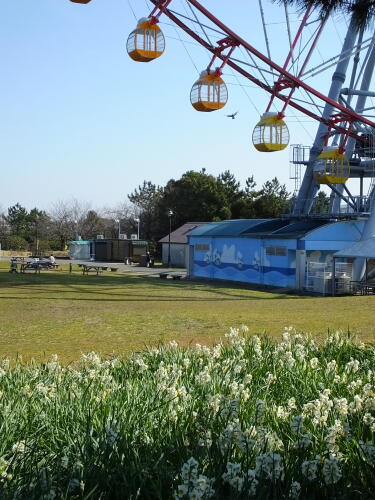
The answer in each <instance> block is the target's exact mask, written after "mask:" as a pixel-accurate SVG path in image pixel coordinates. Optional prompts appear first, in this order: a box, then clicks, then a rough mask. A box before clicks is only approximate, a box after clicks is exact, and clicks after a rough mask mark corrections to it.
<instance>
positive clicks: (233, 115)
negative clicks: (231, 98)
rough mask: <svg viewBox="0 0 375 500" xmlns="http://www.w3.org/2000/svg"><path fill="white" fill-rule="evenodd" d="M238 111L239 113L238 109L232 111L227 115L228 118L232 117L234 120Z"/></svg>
mask: <svg viewBox="0 0 375 500" xmlns="http://www.w3.org/2000/svg"><path fill="white" fill-rule="evenodd" d="M237 113H238V111H236V112H235V113H232V114H231V115H227V118H232V120H234V119H235V117H236V114H237Z"/></svg>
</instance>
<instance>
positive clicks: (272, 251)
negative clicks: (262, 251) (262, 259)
mask: <svg viewBox="0 0 375 500" xmlns="http://www.w3.org/2000/svg"><path fill="white" fill-rule="evenodd" d="M266 255H274V256H277V257H285V256H286V247H280V246H269V247H266Z"/></svg>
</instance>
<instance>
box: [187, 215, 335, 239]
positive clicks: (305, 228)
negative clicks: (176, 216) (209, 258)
mask: <svg viewBox="0 0 375 500" xmlns="http://www.w3.org/2000/svg"><path fill="white" fill-rule="evenodd" d="M325 224H327V221H317V220H306V221H290V220H288V219H237V220H226V221H220V222H210V223H209V224H206V225H205V226H203V227H200V228H198V229H195V230H194V231H192V232H191V236H195V237H197V236H212V237H216V236H232V237H240V236H241V237H245V238H246V237H247V238H256V237H262V236H263V237H274V238H277V237H281V238H300V237H303V236H305V235H306V233H308V232H310V231H313V230H314V229H317V228H318V227H321V226H323V225H325Z"/></svg>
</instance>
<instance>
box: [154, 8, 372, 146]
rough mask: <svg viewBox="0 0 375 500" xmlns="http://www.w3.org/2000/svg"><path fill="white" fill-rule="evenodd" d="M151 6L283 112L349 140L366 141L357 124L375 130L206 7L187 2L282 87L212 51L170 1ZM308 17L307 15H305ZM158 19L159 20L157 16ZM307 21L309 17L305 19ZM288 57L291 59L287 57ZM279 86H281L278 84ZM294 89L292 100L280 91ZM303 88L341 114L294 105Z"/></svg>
mask: <svg viewBox="0 0 375 500" xmlns="http://www.w3.org/2000/svg"><path fill="white" fill-rule="evenodd" d="M150 1H151V3H153V4H154V5H155V9H154V10H153V13H154V12H155V11H156V10H159V12H160V13H161V12H162V13H163V14H165V15H166V16H167V17H169V19H170V20H171V21H173V22H174V23H175V24H176V25H177V26H179V27H180V28H181V29H183V30H184V31H185V32H186V33H187V34H188V35H189V36H191V37H192V38H194V40H196V41H197V42H198V43H200V44H201V45H202V46H203V47H204V48H205V49H207V50H208V51H210V52H211V53H212V54H213V55H214V56H216V57H218V58H220V59H221V60H222V61H223V62H224V64H228V66H230V67H231V68H233V69H234V70H236V71H237V72H238V73H240V74H241V75H242V76H244V77H245V78H247V79H248V80H250V81H251V82H253V83H255V84H256V85H258V86H259V87H261V88H262V89H263V90H265V91H266V92H269V93H270V94H271V95H272V97H271V99H273V98H274V97H277V98H278V99H280V100H281V101H283V102H284V103H285V105H284V108H283V109H285V107H286V106H287V105H288V106H292V107H293V108H294V109H297V110H298V111H300V112H301V113H303V114H305V115H307V116H309V117H310V118H313V119H314V120H317V121H319V122H321V123H324V124H325V125H327V127H328V128H329V130H332V129H334V130H336V131H338V132H340V133H342V134H344V136H346V137H348V136H351V137H354V138H356V139H359V140H363V138H361V136H358V135H357V134H356V133H355V132H353V130H352V124H353V123H355V122H357V121H358V122H361V123H364V124H365V125H368V126H370V127H375V123H374V122H372V121H371V120H368V119H367V118H364V117H363V116H361V115H359V114H357V113H356V112H355V111H352V110H351V109H348V108H346V107H345V106H343V105H342V104H340V103H338V102H336V101H333V100H332V99H330V98H329V97H327V96H325V95H324V94H322V93H320V92H318V91H317V90H315V89H314V88H313V87H310V86H309V85H307V84H306V83H305V82H303V81H302V80H301V79H300V78H298V77H296V76H294V75H292V74H291V73H289V72H288V71H286V69H285V66H286V65H287V61H286V63H285V64H284V67H281V66H279V65H278V64H276V63H275V62H274V61H272V60H271V59H269V58H268V57H267V56H265V55H264V54H262V53H261V52H260V51H259V50H257V49H255V48H254V47H253V46H252V45H250V44H249V43H248V42H246V40H244V39H243V38H241V37H240V36H238V35H237V34H236V33H235V32H234V31H232V30H231V29H230V28H228V27H227V26H226V25H225V24H223V23H222V22H221V21H220V20H219V19H217V18H216V17H215V16H213V15H212V14H211V12H210V11H208V10H207V9H206V8H205V7H203V5H201V4H200V3H199V2H198V1H197V0H187V1H188V2H189V3H190V4H191V5H193V6H194V7H195V8H196V9H197V10H199V11H200V12H201V13H202V14H203V15H204V16H206V17H207V18H208V19H209V20H210V21H211V22H212V23H213V24H215V25H216V26H217V27H218V28H220V29H221V30H222V31H224V32H225V33H226V34H227V36H228V38H230V39H231V40H232V46H233V48H234V47H235V46H242V47H244V48H245V49H247V50H248V51H249V52H250V53H251V54H253V55H254V56H255V57H257V58H258V59H260V60H261V61H263V62H264V63H265V64H266V65H267V66H270V67H271V68H273V69H274V70H275V71H277V73H279V75H280V77H279V82H280V83H282V84H281V85H275V86H273V87H270V86H269V85H267V84H265V83H263V82H262V81H260V80H258V78H256V77H255V76H253V75H251V74H250V73H248V72H247V71H246V70H245V69H243V68H242V67H241V66H239V65H238V64H236V63H235V62H234V61H232V60H231V59H229V58H228V56H225V55H223V54H222V53H221V52H220V51H218V50H217V48H215V47H212V46H211V45H209V44H208V43H207V42H206V41H205V40H204V39H203V38H201V37H200V36H199V35H198V34H197V33H195V32H194V31H193V30H191V29H190V28H189V27H188V26H186V24H184V23H183V22H182V21H181V20H180V19H179V18H178V17H176V16H175V15H174V14H173V13H172V12H171V11H170V10H169V9H168V8H167V5H168V4H169V3H170V2H171V0H150ZM306 14H307V13H306ZM158 17H159V16H158ZM305 17H306V15H305ZM288 57H289V56H288ZM276 83H278V82H276ZM288 87H289V88H291V89H292V92H291V93H290V94H289V96H285V95H282V94H280V90H282V89H285V88H288ZM299 87H300V88H303V89H304V90H305V91H306V92H308V93H309V94H311V95H313V96H315V97H317V98H318V99H320V100H322V101H324V102H325V103H327V104H330V105H331V106H332V107H333V108H335V109H336V110H337V111H338V113H337V114H336V115H332V117H331V118H330V119H325V118H323V117H322V116H319V115H317V114H316V113H313V112H312V111H310V110H309V109H306V108H304V107H303V106H302V105H301V104H299V103H297V102H295V101H293V99H292V95H291V94H292V93H293V91H294V89H295V88H299ZM338 115H339V116H340V121H341V123H342V122H344V121H345V122H347V123H349V127H348V128H344V127H342V126H340V125H339V124H338V118H337V116H338Z"/></svg>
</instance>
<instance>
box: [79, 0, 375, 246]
mask: <svg viewBox="0 0 375 500" xmlns="http://www.w3.org/2000/svg"><path fill="white" fill-rule="evenodd" d="M71 1H72V2H75V3H85V4H86V3H89V2H90V1H91V0H71ZM149 2H150V4H152V5H153V7H152V8H151V10H150V11H149V12H145V13H144V17H143V18H141V19H139V21H138V23H137V25H136V27H135V29H134V30H133V31H132V32H131V33H130V35H129V37H128V40H127V52H128V54H129V56H130V57H131V58H132V59H133V60H134V61H137V62H151V61H154V60H156V59H158V58H159V57H161V56H162V55H163V53H164V52H165V36H164V34H163V31H162V29H161V28H160V25H161V24H162V22H163V19H168V22H172V23H173V25H174V26H176V27H178V28H180V29H181V30H183V31H184V32H185V33H186V34H187V35H188V36H189V37H190V38H191V39H193V40H194V41H195V42H196V43H197V44H199V45H200V46H202V47H203V48H204V49H205V50H206V51H207V52H208V53H210V55H211V57H210V61H209V63H208V65H206V66H205V67H202V68H201V73H200V76H199V77H198V79H197V80H196V81H195V82H194V83H193V86H192V88H191V91H190V102H191V105H192V106H193V108H194V109H195V110H196V111H198V112H205V113H208V112H213V111H217V110H220V109H222V108H223V107H224V106H225V105H226V103H227V101H228V99H229V98H230V96H229V93H228V88H227V85H226V82H225V76H224V71H225V69H226V68H231V70H233V71H234V72H235V73H236V74H237V75H239V76H240V77H241V78H242V79H245V80H247V81H249V82H251V84H252V85H255V86H256V87H258V88H259V89H261V90H262V92H263V94H264V96H265V102H264V109H263V113H262V115H261V117H260V120H259V122H258V123H257V124H256V125H255V127H254V131H253V134H252V142H253V145H254V147H255V148H256V149H257V150H258V151H259V152H261V153H276V154H277V152H278V151H281V150H283V149H285V148H286V147H287V146H288V144H289V140H290V133H289V130H288V126H287V116H288V115H289V114H290V113H291V112H293V113H297V114H299V115H300V116H304V117H308V119H311V120H314V121H315V122H316V124H317V130H316V135H315V139H314V140H313V144H312V147H311V148H308V149H307V148H305V147H298V146H295V147H294V151H293V163H294V164H295V165H296V168H300V167H301V166H305V167H306V169H305V173H304V176H303V180H302V182H301V183H300V185H299V186H298V187H299V190H298V193H296V196H295V199H294V204H293V207H292V208H291V211H290V213H289V214H287V215H288V216H289V217H291V218H309V217H315V218H316V217H321V218H329V219H333V218H336V219H338V218H344V219H356V218H361V219H363V218H366V219H368V222H367V223H366V226H365V231H364V234H366V235H367V237H368V235H370V234H371V236H372V235H375V122H374V121H373V120H372V118H373V116H372V113H373V110H374V109H375V106H374V105H372V103H370V105H368V104H367V101H368V100H370V101H371V100H372V98H373V97H375V92H371V91H370V85H371V80H372V76H373V70H374V65H375V45H374V44H375V35H374V34H373V33H369V31H368V30H366V29H365V28H363V27H358V26H357V24H356V23H355V21H354V20H353V19H348V20H347V26H345V23H344V22H341V25H340V30H341V31H342V26H344V27H345V30H346V34H345V37H344V38H343V40H342V43H341V47H340V50H338V53H337V54H336V55H334V56H329V57H326V58H321V60H320V61H319V62H318V61H317V58H316V57H315V56H316V53H317V52H318V51H319V43H320V41H321V39H322V34H323V33H324V31H325V30H327V29H329V28H327V26H329V21H330V17H329V15H322V14H321V12H320V11H319V10H318V9H314V8H313V7H309V8H307V9H306V10H305V11H304V12H300V13H299V16H298V23H296V19H293V21H294V22H293V23H292V22H291V15H290V13H289V12H288V8H287V7H286V3H285V6H284V15H285V19H284V21H283V22H284V26H285V27H286V32H287V35H288V47H287V50H286V52H285V54H284V57H283V59H282V60H281V61H278V62H276V60H275V58H274V57H272V55H271V47H270V43H269V37H268V33H267V23H266V22H265V18H264V11H263V4H262V0H258V2H257V3H258V7H259V9H260V14H261V21H262V26H261V27H262V28H263V32H264V38H265V44H266V50H260V49H257V48H256V47H255V46H254V45H252V44H250V43H249V42H248V41H246V40H245V39H244V38H242V37H241V36H240V35H238V34H237V33H236V32H235V31H234V30H233V29H231V28H229V27H228V26H226V25H225V24H224V23H223V22H222V21H221V20H220V19H218V18H217V17H216V16H215V15H214V14H213V13H212V12H211V11H210V10H208V9H207V8H206V7H205V6H204V5H203V4H202V3H200V2H198V1H197V0H183V3H184V9H183V10H182V11H180V12H179V11H177V10H175V8H174V7H175V5H174V4H176V9H177V8H179V7H181V1H180V2H179V3H178V2H177V0H176V1H174V0H149ZM254 4H255V2H254ZM146 5H147V2H146ZM180 10H181V9H180ZM326 49H327V47H325V48H324V53H326V52H327V50H326ZM320 55H321V54H320ZM324 73H325V74H327V73H328V74H330V75H331V83H330V87H329V89H328V90H327V91H325V92H323V91H321V90H319V85H320V83H319V82H320V79H321V75H322V74H324ZM345 81H348V82H349V84H348V85H349V86H347V87H344V83H345ZM266 96H268V97H267V98H266ZM228 116H232V115H228ZM232 117H233V116H232ZM366 180H367V184H366ZM365 185H366V186H367V188H368V192H366V193H365ZM349 186H350V187H349ZM321 187H325V188H326V189H328V190H329V192H330V198H329V204H327V203H325V204H324V206H322V207H320V206H319V205H318V204H317V202H318V200H319V197H317V193H318V191H319V189H320V188H321Z"/></svg>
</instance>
